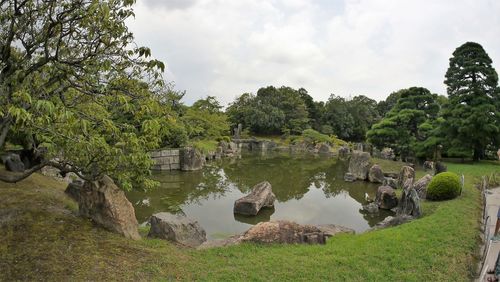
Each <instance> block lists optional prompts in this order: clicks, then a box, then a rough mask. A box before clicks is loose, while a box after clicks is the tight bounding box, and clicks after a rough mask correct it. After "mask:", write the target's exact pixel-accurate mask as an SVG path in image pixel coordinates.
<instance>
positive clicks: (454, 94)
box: [442, 42, 500, 160]
mask: <svg viewBox="0 0 500 282" xmlns="http://www.w3.org/2000/svg"><path fill="white" fill-rule="evenodd" d="M491 64H492V60H491V59H490V57H489V56H488V54H487V53H486V51H485V50H484V49H483V47H482V46H481V45H480V44H478V43H474V42H467V43H465V44H463V45H462V46H460V47H458V48H457V49H456V50H455V51H454V52H453V56H452V57H451V58H450V64H449V67H448V70H447V72H446V75H445V77H446V79H445V81H444V83H445V84H446V86H447V93H448V99H449V101H448V103H447V104H446V107H445V108H444V110H443V118H444V122H443V124H442V131H443V132H444V133H445V134H446V135H447V137H448V139H449V142H447V144H445V149H447V152H448V154H450V155H455V156H461V157H468V156H471V155H472V157H473V159H474V160H479V159H481V158H483V156H484V151H485V148H486V147H487V146H488V145H493V146H498V145H499V144H500V111H499V110H500V91H499V89H498V75H497V72H496V71H495V69H494V68H493V66H492V65H491Z"/></svg>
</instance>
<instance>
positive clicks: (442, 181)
mask: <svg viewBox="0 0 500 282" xmlns="http://www.w3.org/2000/svg"><path fill="white" fill-rule="evenodd" d="M461 190H462V188H461V185H460V178H459V177H458V175H456V174H455V173H453V172H442V173H440V174H438V175H436V176H434V177H433V178H432V180H431V183H429V186H428V187H427V199H429V200H435V201H440V200H449V199H453V198H455V197H457V196H458V195H460V193H461V192H462V191H461Z"/></svg>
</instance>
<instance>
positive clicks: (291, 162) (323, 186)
mask: <svg viewBox="0 0 500 282" xmlns="http://www.w3.org/2000/svg"><path fill="white" fill-rule="evenodd" d="M346 170H347V164H346V163H345V162H342V161H338V160H337V159H335V158H327V157H319V156H311V155H289V154H283V153H281V154H280V153H275V154H267V155H259V154H248V155H244V156H243V158H242V159H239V160H236V161H234V160H233V161H225V160H223V161H218V162H212V163H210V165H209V166H207V167H205V168H204V169H203V170H201V171H194V172H180V171H172V172H163V173H158V174H155V178H156V180H158V181H160V183H161V185H160V187H159V188H156V189H153V190H150V191H146V192H144V191H131V192H128V193H127V197H128V198H129V199H130V200H131V202H132V203H133V204H134V207H135V209H136V216H137V218H138V220H139V222H144V221H146V220H147V219H148V218H149V216H150V215H151V214H153V213H156V212H161V211H167V212H171V213H183V214H186V215H187V216H189V217H192V218H194V219H196V220H198V221H199V222H200V224H201V225H202V226H203V227H204V228H205V230H206V231H207V234H208V235H209V238H216V237H220V236H228V235H231V234H235V233H240V232H242V231H244V230H246V229H248V228H249V226H250V225H253V224H256V223H258V222H261V221H269V220H277V219H289V220H294V221H296V222H299V223H303V224H329V223H333V224H340V225H344V226H347V227H350V228H353V229H355V230H356V231H357V232H362V231H364V230H366V229H368V228H370V227H371V226H374V225H375V224H376V223H378V222H379V221H381V220H382V219H383V218H384V217H385V216H387V215H388V214H387V213H383V214H378V215H375V216H374V215H369V214H364V213H363V212H361V211H360V209H361V205H363V204H366V202H365V193H368V194H369V195H370V197H375V193H376V189H377V185H374V184H371V183H368V182H354V183H348V182H344V180H343V175H344V172H345V171H346ZM264 180H267V181H269V182H270V183H271V185H272V187H273V192H274V193H275V195H276V197H277V202H276V203H275V208H274V209H264V210H262V211H261V212H260V213H259V214H258V215H257V216H255V217H243V216H238V215H233V212H232V211H233V203H234V201H235V200H236V199H238V198H240V197H242V196H244V195H245V194H247V193H248V192H249V191H250V189H251V188H252V187H253V186H254V185H255V184H257V183H259V182H261V181H264Z"/></svg>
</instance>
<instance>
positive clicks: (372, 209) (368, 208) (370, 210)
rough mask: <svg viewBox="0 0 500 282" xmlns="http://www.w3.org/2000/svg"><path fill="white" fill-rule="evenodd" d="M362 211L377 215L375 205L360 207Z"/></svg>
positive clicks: (376, 206)
mask: <svg viewBox="0 0 500 282" xmlns="http://www.w3.org/2000/svg"><path fill="white" fill-rule="evenodd" d="M362 208H363V210H364V211H366V212H368V213H378V205H377V204H376V203H369V204H367V205H363V206H362Z"/></svg>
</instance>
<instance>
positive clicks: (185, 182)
mask: <svg viewBox="0 0 500 282" xmlns="http://www.w3.org/2000/svg"><path fill="white" fill-rule="evenodd" d="M154 179H155V180H157V181H159V182H160V186H159V187H157V188H153V189H151V190H149V191H137V190H135V191H130V192H127V197H128V199H129V200H130V201H131V202H132V204H133V205H134V207H135V208H136V216H137V218H138V219H139V220H146V219H147V218H148V217H149V216H150V215H151V214H153V213H156V212H164V211H165V212H171V213H182V209H181V206H182V205H185V204H192V203H197V202H200V201H201V200H205V199H209V198H210V197H212V198H213V199H216V198H219V197H222V196H223V195H224V194H225V192H226V191H228V190H229V185H228V182H227V179H226V178H225V176H224V172H223V171H222V170H221V169H220V168H219V167H217V166H206V167H205V168H203V169H202V170H200V171H192V172H182V171H169V172H162V173H157V174H155V175H154Z"/></svg>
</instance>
